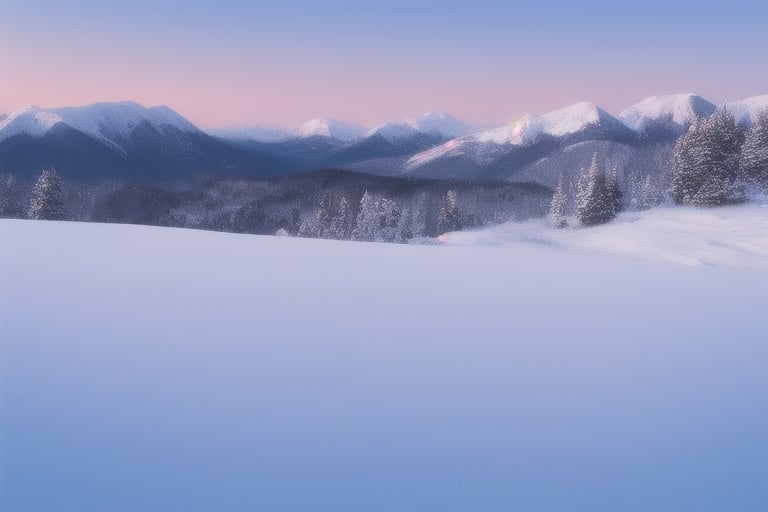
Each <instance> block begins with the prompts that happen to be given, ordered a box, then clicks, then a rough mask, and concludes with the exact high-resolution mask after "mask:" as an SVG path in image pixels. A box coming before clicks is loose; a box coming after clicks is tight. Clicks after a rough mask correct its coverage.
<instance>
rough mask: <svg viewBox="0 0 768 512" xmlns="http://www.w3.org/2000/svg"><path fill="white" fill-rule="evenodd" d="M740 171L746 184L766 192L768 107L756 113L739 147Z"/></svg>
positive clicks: (767, 176)
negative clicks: (742, 143)
mask: <svg viewBox="0 0 768 512" xmlns="http://www.w3.org/2000/svg"><path fill="white" fill-rule="evenodd" d="M740 172H741V176H742V179H743V180H744V181H745V183H746V184H747V186H750V187H756V188H759V189H761V191H762V192H763V193H768V109H765V110H762V111H760V112H759V113H758V114H757V118H756V119H755V121H754V122H753V123H752V128H751V129H750V130H749V132H748V133H747V136H746V138H745V140H744V145H743V146H742V147H741V161H740Z"/></svg>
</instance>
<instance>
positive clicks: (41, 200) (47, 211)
mask: <svg viewBox="0 0 768 512" xmlns="http://www.w3.org/2000/svg"><path fill="white" fill-rule="evenodd" d="M28 216H29V218H30V219H36V220H60V219H63V218H64V201H63V200H62V198H61V180H60V179H59V176H58V174H56V171H55V170H54V169H46V170H44V171H43V172H42V174H40V177H39V178H38V179H37V183H35V186H34V188H33V189H32V201H31V202H30V205H29V212H28Z"/></svg>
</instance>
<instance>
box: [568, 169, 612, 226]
mask: <svg viewBox="0 0 768 512" xmlns="http://www.w3.org/2000/svg"><path fill="white" fill-rule="evenodd" d="M616 183H618V182H616ZM616 186H617V185H612V184H610V182H609V180H608V179H607V178H606V176H605V174H604V173H602V172H600V166H599V165H598V163H597V155H595V156H594V157H593V158H592V164H591V165H590V166H589V170H587V171H586V172H583V173H582V175H581V176H580V177H579V192H578V198H577V204H576V213H577V214H578V217H579V221H580V222H581V223H582V224H584V225H585V226H595V225H597V224H604V223H606V222H610V221H611V220H612V219H613V218H614V217H616V214H617V213H618V210H617V200H616V195H617V194H616V191H615V190H614V187H616ZM619 194H620V192H619ZM619 202H620V195H619Z"/></svg>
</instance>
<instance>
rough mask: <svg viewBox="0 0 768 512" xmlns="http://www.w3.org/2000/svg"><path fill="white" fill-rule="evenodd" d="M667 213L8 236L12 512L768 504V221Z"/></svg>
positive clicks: (4, 295) (724, 507) (759, 213)
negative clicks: (391, 226) (344, 230)
mask: <svg viewBox="0 0 768 512" xmlns="http://www.w3.org/2000/svg"><path fill="white" fill-rule="evenodd" d="M665 211H666V210H664V209H659V210H656V211H653V212H646V213H645V214H637V216H636V220H634V221H633V219H635V217H633V214H627V215H624V216H623V217H622V219H621V221H620V222H618V223H616V224H614V225H610V226H605V227H601V228H594V229H593V230H579V229H572V230H564V231H561V232H554V231H552V232H547V234H546V235H541V239H540V240H537V243H527V241H529V240H530V237H531V234H532V233H533V228H532V227H531V226H532V225H523V226H522V227H521V226H517V227H516V228H514V229H513V228H512V227H511V226H504V227H499V228H494V229H493V230H486V231H483V232H477V233H461V234H452V235H449V237H448V240H447V241H446V243H449V244H450V243H452V244H460V245H461V244H463V245H466V246H456V247H444V246H426V245H422V246H402V245H381V244H368V243H354V242H336V241H323V240H307V239H292V238H279V237H262V236H247V235H233V234H222V233H213V232H202V231H192V230H176V229H168V228H152V227H140V226H126V225H99V224H77V223H57V222H33V221H9V220H3V221H0V338H1V340H2V344H1V345H0V356H1V359H0V364H1V365H2V366H1V367H0V369H1V370H2V373H1V376H0V379H1V380H0V400H1V401H0V450H1V451H0V470H1V472H0V490H1V491H0V492H1V494H0V510H3V511H13V512H15V511H22V510H23V511H27V510H29V511H31V510H34V511H57V512H58V511H70V510H71V511H78V512H84V511H105V510H125V511H138V510H158V511H166V510H184V511H196V510H201V511H246V510H248V511H253V510H263V511H334V512H341V511H366V512H367V511H411V510H412V511H448V510H457V511H469V510H472V511H497V510H498V511H501V510H505V511H507V510H531V511H575V510H585V511H587V510H588V511H611V512H614V511H654V512H659V511H688V510H696V511H723V512H725V511H728V512H734V511H757V510H766V509H768V435H766V432H768V314H767V313H768V293H767V291H768V268H767V267H766V258H765V254H766V253H765V233H766V230H765V229H764V227H765V213H766V209H762V210H760V209H757V207H755V208H754V209H749V208H747V209H742V210H736V209H734V210H729V209H721V210H707V211H693V210H691V211H687V210H679V212H676V213H679V214H680V215H679V216H677V217H675V215H674V214H670V213H669V212H667V213H665ZM739 211H741V212H742V213H738V212H739ZM742 214H743V215H744V217H743V218H742V217H741V215H742ZM665 219H666V220H665ZM701 219H704V220H705V221H706V222H705V223H704V224H705V226H702V223H701ZM746 219H751V220H749V221H747V220H746ZM753 221H754V222H757V224H754V225H753V224H752V222H753ZM734 230H736V231H735V232H734ZM760 231H762V233H761V232H760ZM526 233H527V234H526ZM518 240H525V241H526V242H522V243H521V242H517V241H518ZM508 241H511V243H506V242H508ZM673 241H674V242H675V245H671V244H672V242H673ZM502 242H503V243H502ZM540 242H544V244H542V243H540ZM718 242H719V245H718ZM553 246H554V247H556V248H555V249H553ZM616 253H623V254H616ZM629 254H636V255H639V256H640V257H639V258H638V257H635V256H628V255H629ZM643 258H645V259H643ZM649 259H650V260H655V261H648V260H649ZM661 260H665V261H661ZM670 261H674V262H678V263H691V262H697V261H698V262H702V263H709V264H711V265H680V264H678V263H670Z"/></svg>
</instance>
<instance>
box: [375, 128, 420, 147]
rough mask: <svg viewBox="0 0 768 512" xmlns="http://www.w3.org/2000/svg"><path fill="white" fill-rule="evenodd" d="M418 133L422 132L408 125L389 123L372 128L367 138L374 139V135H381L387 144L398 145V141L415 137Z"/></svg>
mask: <svg viewBox="0 0 768 512" xmlns="http://www.w3.org/2000/svg"><path fill="white" fill-rule="evenodd" d="M418 133H420V131H419V130H417V129H416V128H414V127H413V126H411V125H410V124H408V123H387V124H384V125H381V126H377V127H375V128H371V129H370V130H369V131H368V133H366V134H365V136H366V137H372V136H374V135H381V136H382V137H384V139H386V140H387V142H391V143H396V142H397V141H398V140H402V139H407V138H409V137H413V136H414V135H416V134H418Z"/></svg>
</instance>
